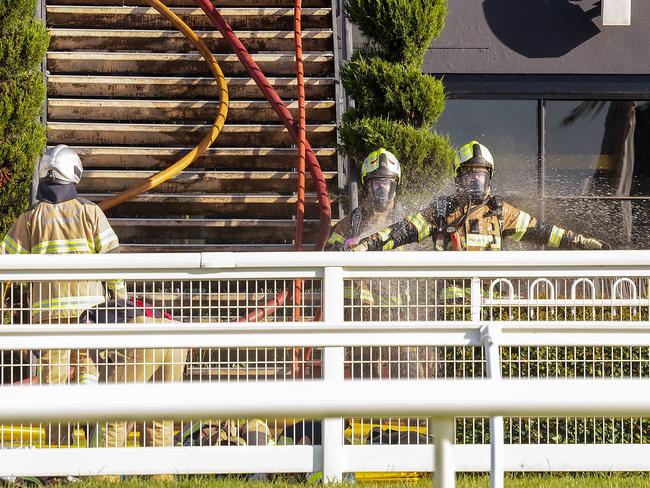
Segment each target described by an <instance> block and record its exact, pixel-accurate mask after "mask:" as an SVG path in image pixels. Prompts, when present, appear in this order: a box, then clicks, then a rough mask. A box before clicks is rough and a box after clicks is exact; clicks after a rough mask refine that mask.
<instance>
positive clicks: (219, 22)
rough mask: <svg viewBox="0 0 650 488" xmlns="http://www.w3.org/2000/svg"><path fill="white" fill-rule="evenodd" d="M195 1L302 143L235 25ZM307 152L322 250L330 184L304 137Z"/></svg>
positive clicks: (327, 227)
mask: <svg viewBox="0 0 650 488" xmlns="http://www.w3.org/2000/svg"><path fill="white" fill-rule="evenodd" d="M194 2H195V3H196V4H197V5H198V6H199V7H201V9H202V10H203V11H204V12H205V14H206V15H207V16H208V17H209V18H210V20H211V21H212V23H213V24H214V25H215V26H216V27H217V29H218V30H219V32H221V35H222V36H223V37H224V39H225V40H226V41H227V42H228V44H230V47H231V48H232V49H233V50H234V52H235V54H236V55H237V58H239V61H240V62H241V63H242V64H243V65H244V66H245V67H246V71H247V72H248V74H249V76H250V77H251V78H252V79H253V80H254V81H255V83H256V84H257V86H258V87H259V88H260V90H261V91H262V93H263V94H264V96H265V97H266V99H267V100H268V102H269V103H270V104H271V106H272V107H273V110H275V112H276V113H277V114H278V115H279V116H280V119H281V120H282V123H283V124H284V126H285V127H286V128H287V131H288V132H289V134H290V135H291V137H292V139H293V140H294V141H295V142H296V144H299V134H298V133H299V131H298V128H297V127H296V123H295V122H294V120H293V116H292V115H291V112H289V109H287V107H286V105H285V104H284V102H283V101H282V100H281V99H280V97H279V96H278V94H277V93H276V91H275V90H274V89H273V87H272V86H271V84H270V83H269V81H268V80H267V79H266V77H265V76H264V73H262V70H261V69H260V67H259V66H258V65H257V63H256V62H255V61H254V60H253V58H252V57H251V55H250V53H249V52H248V51H247V50H246V48H245V47H244V45H243V44H242V43H241V41H240V40H239V39H238V38H237V35H236V34H235V33H234V32H233V30H232V28H231V27H230V25H229V24H228V22H226V20H225V19H224V18H223V16H222V15H221V14H220V13H219V12H218V11H217V9H216V8H215V6H214V5H213V4H212V2H211V1H210V0H194ZM305 153H306V161H307V164H309V172H310V173H311V178H312V180H313V183H314V187H315V188H316V194H317V196H318V203H319V206H320V228H319V231H318V239H317V241H316V249H317V250H322V249H323V247H324V246H325V242H326V241H327V239H328V237H329V233H330V226H331V220H332V209H331V206H330V200H329V194H328V193H327V185H326V183H325V178H324V177H323V172H322V171H321V168H320V165H319V164H318V159H316V155H315V154H314V151H313V149H312V148H311V145H310V144H309V141H307V140H305Z"/></svg>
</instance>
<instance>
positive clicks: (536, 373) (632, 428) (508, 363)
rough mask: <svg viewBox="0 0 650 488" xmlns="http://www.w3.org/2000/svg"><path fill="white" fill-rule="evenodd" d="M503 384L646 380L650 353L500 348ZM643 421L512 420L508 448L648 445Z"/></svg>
mask: <svg viewBox="0 0 650 488" xmlns="http://www.w3.org/2000/svg"><path fill="white" fill-rule="evenodd" d="M501 361H502V362H501V364H502V376H503V377H504V378H519V379H521V378H545V379H553V378H557V379H563V378H577V379H580V378H584V379H587V378H620V379H626V378H648V377H649V376H650V349H649V348H648V347H611V346H610V347H605V346H600V347H593V346H592V347H585V346H580V347H577V346H573V347H566V346H564V347H559V346H535V347H512V346H509V347H502V348H501ZM649 434H650V420H648V419H643V418H594V417H590V418H511V419H506V421H505V442H506V443H510V444H648V443H650V436H649Z"/></svg>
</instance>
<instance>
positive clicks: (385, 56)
mask: <svg viewBox="0 0 650 488" xmlns="http://www.w3.org/2000/svg"><path fill="white" fill-rule="evenodd" d="M345 10H346V14H347V15H348V17H349V18H350V20H351V21H352V22H354V23H355V24H357V25H358V26H359V28H360V29H361V31H362V32H363V34H364V35H365V36H366V39H367V40H368V41H369V42H368V45H367V46H366V47H365V48H364V49H363V50H362V51H360V52H358V53H357V54H356V55H355V56H354V57H353V58H352V60H350V61H349V62H348V63H346V64H345V65H344V66H343V67H342V68H341V81H342V83H343V86H344V87H345V89H346V91H347V93H348V94H349V95H350V96H351V97H352V98H353V99H354V100H355V102H356V106H355V108H354V109H351V110H350V111H348V113H347V114H346V115H345V117H344V120H343V123H342V124H341V127H340V128H339V131H340V135H341V140H342V144H341V149H342V150H343V151H344V152H346V153H347V154H348V155H350V156H351V157H352V158H353V159H355V160H356V161H357V162H361V161H363V159H364V158H365V157H366V156H367V155H368V153H370V152H372V151H374V150H376V149H377V148H379V147H385V148H386V149H388V150H389V151H391V152H393V153H394V154H395V155H396V156H397V158H398V159H399V160H400V162H401V164H402V173H403V175H404V179H403V183H402V184H401V185H400V187H401V189H402V190H403V189H404V188H405V187H410V189H411V190H413V191H417V190H420V189H424V188H427V189H432V188H431V187H432V186H442V185H440V183H441V182H442V180H443V179H445V178H446V177H447V176H449V175H450V168H451V163H452V161H453V150H452V148H451V144H450V143H449V140H448V138H446V137H443V136H440V135H439V134H436V133H435V132H433V131H432V125H433V124H434V123H435V122H436V121H437V120H438V118H439V117H440V114H441V113H442V111H443V110H444V106H445V95H444V89H443V85H442V83H441V82H440V81H439V80H436V79H435V78H433V77H431V76H427V75H424V74H422V72H421V66H422V62H423V60H424V53H425V52H426V50H427V48H428V47H429V44H430V43H431V41H432V40H433V38H434V37H436V36H437V35H438V34H439V33H440V31H441V30H442V27H443V24H444V19H445V15H446V13H447V3H446V0H347V1H346V4H345Z"/></svg>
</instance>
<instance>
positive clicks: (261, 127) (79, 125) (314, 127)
mask: <svg viewBox="0 0 650 488" xmlns="http://www.w3.org/2000/svg"><path fill="white" fill-rule="evenodd" d="M48 126H49V127H51V128H55V129H56V128H59V127H64V128H69V129H80V130H83V129H88V128H91V127H92V128H94V129H98V130H99V129H113V130H116V129H123V130H125V131H132V132H139V131H168V130H170V131H173V130H178V129H179V128H186V129H200V128H208V127H209V125H207V124H120V123H111V122H102V123H100V124H98V123H96V122H92V123H83V122H51V123H49V124H48ZM244 129H246V130H257V131H258V132H263V131H278V130H286V129H285V127H284V126H283V125H281V124H254V123H251V124H226V125H224V127H223V129H222V132H239V131H241V130H244ZM307 130H308V131H309V132H331V131H333V130H336V124H307Z"/></svg>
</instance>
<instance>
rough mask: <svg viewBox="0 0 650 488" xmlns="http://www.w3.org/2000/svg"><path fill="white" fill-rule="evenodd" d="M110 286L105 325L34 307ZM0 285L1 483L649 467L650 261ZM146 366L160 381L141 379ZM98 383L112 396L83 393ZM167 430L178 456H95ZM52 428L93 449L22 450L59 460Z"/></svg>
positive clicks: (96, 266) (492, 257) (104, 267)
mask: <svg viewBox="0 0 650 488" xmlns="http://www.w3.org/2000/svg"><path fill="white" fill-rule="evenodd" d="M297 278H301V279H303V280H305V285H304V288H303V305H302V307H303V308H302V309H301V314H300V315H301V319H300V320H301V321H300V322H292V317H293V315H292V314H293V306H292V304H291V303H290V296H291V292H292V287H293V283H294V280H295V279H297ZM97 280H99V281H101V282H102V283H109V282H114V281H116V280H124V281H125V288H124V291H125V295H124V296H125V298H124V299H123V300H122V301H119V300H115V299H114V298H115V297H112V296H110V295H107V296H106V297H105V298H104V299H103V300H102V303H98V304H97V305H96V306H94V307H93V310H94V311H95V312H96V313H97V315H96V316H94V315H93V317H94V320H93V321H94V322H95V323H82V322H90V320H87V315H84V316H83V317H85V318H84V319H83V320H80V317H79V316H78V314H77V315H75V314H70V313H69V314H67V315H66V314H64V315H65V316H64V317H61V316H58V317H56V316H54V317H53V316H52V313H53V312H52V309H50V308H47V307H44V306H42V305H39V304H37V303H34V300H33V298H34V297H35V296H37V294H38V296H43V295H45V296H48V294H51V293H52V291H53V290H54V291H55V292H56V295H57V296H66V292H67V291H68V290H69V289H70V286H78V285H79V284H80V283H88V282H91V281H97ZM0 281H2V282H4V283H6V285H5V286H4V287H3V289H4V291H5V299H4V300H3V304H2V308H0V312H2V317H3V321H4V325H3V326H2V327H0V341H2V351H0V353H1V354H2V358H1V359H0V373H1V377H0V379H1V380H2V383H3V387H2V388H0V400H1V401H0V421H2V422H5V425H3V426H0V447H4V448H5V449H2V450H0V460H2V461H4V462H0V475H2V476H11V475H25V474H36V475H41V474H98V473H123V474H134V473H141V474H147V473H157V472H179V473H181V472H182V473H193V472H201V473H204V472H215V473H217V472H220V473H224V472H232V473H236V472H269V473H271V472H312V471H320V470H322V471H323V472H324V476H325V478H326V479H327V480H331V481H336V480H338V479H341V475H342V473H343V472H348V471H411V470H417V471H420V470H422V471H430V470H432V469H433V466H434V462H433V459H434V452H435V453H436V454H435V456H437V457H436V459H437V463H438V464H437V465H438V466H442V467H443V468H441V469H439V470H437V474H436V476H437V478H438V482H439V484H438V485H436V486H441V485H442V486H445V487H446V486H453V472H454V470H463V471H473V470H487V469H490V470H491V474H492V486H502V473H503V471H504V470H517V471H520V470H523V471H526V470H551V471H552V470H560V471H561V470H607V471H609V470H638V469H642V470H650V456H649V454H650V420H647V419H646V418H645V417H646V416H647V417H650V405H649V404H650V400H649V399H648V395H649V394H648V393H646V391H649V392H650V389H648V388H647V386H650V384H649V383H648V378H649V377H650V327H649V325H650V323H649V320H650V319H649V317H648V313H649V311H650V252H646V251H642V252H638V251H636V252H634V253H629V252H624V251H623V252H619V251H612V252H547V253H542V252H519V253H509V252H503V253H409V252H407V253H381V254H379V253H367V254H363V255H359V254H357V253H350V254H346V253H301V254H292V253H277V254H268V253H264V254H253V253H251V254H229V253H223V254H218V253H214V254H212V253H203V254H183V255H175V254H170V255H163V254H159V255H119V254H118V255H104V256H11V257H7V256H0ZM282 294H284V296H288V297H289V299H287V300H286V301H284V302H281V303H280V304H279V305H277V306H275V307H271V310H270V312H269V313H268V314H266V315H264V314H259V313H257V312H259V311H260V310H261V309H263V308H269V303H272V302H270V300H271V299H272V298H273V297H277V296H279V295H282ZM68 306H69V308H70V309H79V308H83V307H80V304H79V303H78V302H74V301H72V302H70V303H68ZM55 315H56V314H55ZM97 317H99V319H98V318H97ZM261 317H263V318H261ZM238 320H243V322H239V323H236V321H238ZM65 350H67V351H70V350H72V355H71V356H68V357H66V358H64V359H61V357H62V356H61V357H60V356H58V355H55V357H56V360H55V361H54V362H53V360H52V357H53V356H52V353H53V352H56V351H65ZM188 350H189V352H188ZM137 351H141V353H138V352H137ZM146 351H149V352H148V353H147V352H146ZM57 354H58V353H57ZM147 354H148V355H147ZM48 368H49V369H48ZM147 368H149V369H151V370H152V371H154V370H157V371H158V372H159V373H160V372H162V373H161V375H162V376H161V377H160V378H157V380H156V379H154V377H153V376H151V377H150V378H149V380H147V379H146V378H145V379H142V378H140V379H138V378H139V377H138V376H137V374H136V375H135V376H134V375H131V376H129V374H130V373H129V371H131V372H135V371H140V370H145V369H147ZM43 371H49V372H50V373H51V372H52V371H55V372H56V371H59V372H61V371H62V372H63V373H64V374H63V376H64V380H63V382H64V383H68V385H66V386H53V385H47V386H39V385H42V384H43V383H51V382H56V381H52V380H51V379H49V380H48V379H47V378H46V377H45V376H46V375H44V373H43ZM88 371H90V373H89V372H88ZM175 371H176V372H175ZM178 371H182V375H180V376H179V375H177V373H178ZM92 372H94V373H92ZM120 372H121V373H120ZM93 374H95V376H96V377H98V378H99V382H100V383H109V384H107V385H103V384H102V385H99V386H97V385H89V384H74V383H88V382H87V381H83V379H84V378H86V379H87V378H88V377H92V376H93ZM152 374H153V373H152ZM166 375H167V376H166ZM177 376H178V377H177ZM181 376H182V377H181ZM129 378H130V379H129ZM533 380H534V381H533ZM142 381H148V382H149V383H151V384H147V385H143V384H142ZM156 381H161V382H162V384H156ZM169 381H173V382H171V383H169ZM25 383H29V384H25ZM91 383H92V382H91ZM110 383H119V384H110ZM84 399H85V400H86V401H84ZM275 399H277V400H275ZM587 400H588V401H587ZM274 402H276V403H274ZM417 402H420V403H417ZM93 405H94V406H95V407H93ZM172 405H173V409H172ZM92 408H96V409H97V410H92ZM17 412H19V413H17ZM501 415H507V416H508V417H507V418H505V419H502V418H501V417H500V416H501ZM111 416H112V417H111ZM255 416H258V417H260V418H263V419H264V420H265V422H263V423H262V424H261V425H264V429H265V437H264V442H262V443H261V444H263V445H251V444H255V442H244V444H248V445H237V446H225V445H224V443H220V442H214V436H212V437H210V436H209V435H208V436H207V437H201V440H200V441H196V440H192V442H189V443H187V442H185V440H186V439H185V438H184V437H182V436H181V434H183V433H186V432H189V433H190V434H191V435H195V434H196V433H199V434H201V435H202V434H203V432H204V431H206V430H207V431H209V432H218V433H219V435H222V433H224V430H223V425H225V424H224V422H225V421H223V420H220V419H223V418H236V419H249V420H247V421H246V420H239V421H233V422H234V423H232V422H231V423H232V425H234V427H233V428H234V429H235V431H236V435H231V434H232V432H225V433H224V435H226V437H227V438H228V439H230V438H231V437H232V438H246V439H249V440H250V438H249V437H246V436H247V435H250V431H248V433H245V431H244V426H243V425H248V427H247V428H250V424H251V422H252V420H251V419H253V417H255ZM293 416H296V417H300V418H302V417H303V416H307V417H308V418H309V417H311V418H316V419H323V421H322V422H320V421H301V420H300V419H299V418H293ZM340 416H346V417H348V419H347V420H345V421H344V420H343V419H342V418H341V417H340ZM418 416H419V418H418ZM287 417H290V418H287ZM453 417H457V418H456V419H455V421H454V419H453ZM487 417H490V419H489V422H488V419H487ZM155 418H167V419H168V420H167V421H166V422H170V421H171V419H177V421H176V422H175V423H173V424H166V425H168V427H167V428H168V430H169V429H171V430H173V432H174V434H175V439H174V444H173V445H171V444H170V443H169V442H167V443H166V442H162V441H161V442H159V444H157V445H156V444H155V443H154V444H153V445H154V446H155V448H146V447H145V448H139V449H134V448H131V447H129V448H125V447H102V448H97V447H98V444H90V442H89V438H90V434H91V432H93V431H99V433H100V434H101V433H102V432H104V433H106V432H108V431H109V425H116V424H115V422H116V421H118V420H120V419H124V420H127V419H129V420H131V421H136V420H143V419H155ZM190 418H193V419H199V418H203V419H209V420H188V419H190ZM432 418H433V419H434V420H433V421H432V420H431V419H432ZM441 419H442V420H441ZM107 420H108V421H110V422H112V423H106V422H105V421H107ZM55 421H56V422H58V421H61V422H64V423H63V424H61V425H59V426H58V429H59V430H61V429H62V427H61V426H63V428H64V430H65V429H68V431H70V432H71V433H72V434H73V435H74V436H75V439H76V441H75V442H76V443H77V444H79V442H81V441H80V440H79V439H83V438H85V439H86V440H85V442H86V443H87V446H88V448H87V449H75V450H74V451H71V450H68V449H26V448H32V447H48V445H49V444H51V442H50V440H49V439H50V438H51V434H52V425H55V424H48V422H55ZM9 422H22V424H21V425H7V424H8V423H9ZM65 422H70V423H69V424H65ZM148 422H150V421H148ZM255 422H257V421H255ZM488 423H489V425H488ZM138 424H139V422H138ZM147 425H149V427H151V425H154V426H155V424H147V422H145V424H144V427H146V426H147ZM160 425H162V424H160ZM228 425H230V423H228ZM454 425H455V428H454ZM66 426H67V427H66ZM299 427H300V428H301V429H303V430H301V432H302V434H299V433H298V428H299ZM48 429H49V430H48ZM211 429H216V430H211ZM145 430H146V429H145ZM145 430H142V431H139V434H138V435H136V436H135V437H133V435H132V434H130V436H129V438H128V439H129V441H128V442H129V444H128V445H131V444H132V443H133V441H134V440H135V439H140V442H142V441H143V439H145V440H146V435H150V434H144V433H143V432H144V431H145ZM153 431H154V432H155V427H154V429H153ZM163 431H164V429H163ZM66 432H67V431H66ZM289 432H292V434H291V435H289ZM151 435H153V434H151ZM138 436H139V437H138ZM300 436H302V438H301V439H299V437H300ZM290 437H291V440H292V442H294V445H271V444H273V443H283V442H285V443H286V441H287V438H290ZM193 439H194V438H193ZM432 439H434V440H435V442H436V443H437V446H438V447H437V448H436V449H435V450H434V449H433V446H432ZM504 442H505V445H504ZM454 443H455V444H454ZM257 444H260V443H259V442H258V443H257ZM312 444H313V445H312ZM568 450H570V451H571V453H572V454H571V455H567V451H568ZM199 453H200V455H199ZM204 453H205V454H204ZM217 453H218V456H217V455H216V454H217ZM250 453H256V454H255V455H254V456H249V455H248V454H250ZM260 453H264V455H263V456H262V455H259V454H260ZM453 456H455V458H456V461H455V462H452V458H453ZM490 460H491V461H490Z"/></svg>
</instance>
